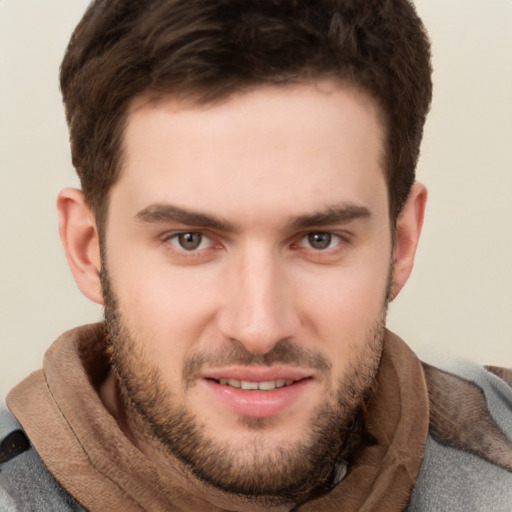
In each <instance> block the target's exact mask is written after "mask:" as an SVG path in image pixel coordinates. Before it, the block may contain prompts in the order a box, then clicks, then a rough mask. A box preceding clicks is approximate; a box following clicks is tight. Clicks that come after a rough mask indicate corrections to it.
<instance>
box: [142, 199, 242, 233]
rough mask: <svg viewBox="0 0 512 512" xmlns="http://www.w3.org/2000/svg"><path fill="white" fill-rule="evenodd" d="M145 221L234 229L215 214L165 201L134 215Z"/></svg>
mask: <svg viewBox="0 0 512 512" xmlns="http://www.w3.org/2000/svg"><path fill="white" fill-rule="evenodd" d="M135 218H136V219H137V220H140V221H142V222H147V223H157V222H179V223H180V224H186V225H189V226H201V227H205V228H212V229H217V230H219V231H236V228H235V225H234V224H232V223H231V222H229V221H227V220H224V219H221V218H220V217H217V216H215V215H210V214H206V213H201V212H194V211H191V210H186V209H184V208H180V207H178V206H174V205H172V204H167V203H156V204H152V205H150V206H148V207H147V208H144V209H143V210H141V211H140V212H139V213H137V215H136V216H135Z"/></svg>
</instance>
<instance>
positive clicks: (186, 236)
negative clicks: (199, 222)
mask: <svg viewBox="0 0 512 512" xmlns="http://www.w3.org/2000/svg"><path fill="white" fill-rule="evenodd" d="M167 240H168V241H169V242H170V243H171V244H172V245H174V246H176V247H178V248H179V249H183V250H184V251H197V250H198V249H206V248H207V247H209V246H210V245H211V243H212V242H211V240H210V239H209V238H208V237H207V236H205V235H204V234H203V233H198V232H196V231H187V232H184V233H176V234H175V235H172V236H170V237H169V238H168V239H167Z"/></svg>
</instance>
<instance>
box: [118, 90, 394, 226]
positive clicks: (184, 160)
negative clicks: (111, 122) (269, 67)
mask: <svg viewBox="0 0 512 512" xmlns="http://www.w3.org/2000/svg"><path fill="white" fill-rule="evenodd" d="M383 141H384V128H383V123H382V122H381V116H380V112H379V109H378V107H377V106H376V104H375V102H374V101H373V100H372V99H371V98H370V97H369V96H368V95H366V94H364V93H362V92H360V91H358V90H356V89H355V88H353V87H349V86H344V85H340V84H337V83H334V82H329V81H324V82H318V83H315V84H301V85H293V86H292V85H290V86H265V87H259V88H256V89H254V90H252V91H249V92H245V93H240V94H236V95H233V96H231V97H229V98H228V99H226V100H223V101H221V102H218V103H215V104H207V105H200V104H197V103H194V102H193V101H185V100H179V99H176V98H172V97H168V98H164V99H160V100H158V101H151V100H150V99H148V98H147V97H140V98H137V99H136V100H135V101H134V102H133V104H132V106H131V109H130V111H129V115H128V122H127V126H126V131H125V135H124V148H123V151H124V167H123V170H122V173H121V177H120V180H119V181H118V182H117V183H116V185H114V187H113V190H112V193H113V196H115V195H116V194H118V193H120V192H121V193H123V194H127V195H129V196H130V201H131V202H132V204H133V205H134V207H135V205H136V206H137V207H139V208H144V207H146V206H147V205H148V204H150V203H156V202H172V203H173V204H175V205H178V206H180V207H185V208H190V207H193V208H195V209H198V208H199V209H201V210H208V211H209V210H216V211H217V212H222V213H223V214H225V215H226V216H233V215H234V216H239V215H243V214H249V212H251V211H252V212H255V211H258V212H259V213H260V215H261V214H262V212H269V214H270V212H274V213H276V212H277V211H278V210H279V212H280V213H283V210H284V209H285V208H287V209H288V214H289V215H300V214H302V213H303V210H304V209H307V210H315V209H320V208H322V207H323V206H325V205H328V204H334V203H336V204H338V203H340V202H343V201H346V202H357V201H358V202H365V201H366V202H367V201H370V200H372V197H373V196H379V198H381V199H382V197H381V196H382V194H383V192H384V195H385V196H386V200H387V194H386V193H385V190H386V185H385V176H384V165H383V162H384V142H383Z"/></svg>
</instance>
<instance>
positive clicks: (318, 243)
mask: <svg viewBox="0 0 512 512" xmlns="http://www.w3.org/2000/svg"><path fill="white" fill-rule="evenodd" d="M331 240H332V236H331V235H330V234H329V233H311V234H310V235H309V236H308V241H309V243H310V245H311V247H313V249H327V247H329V245H331Z"/></svg>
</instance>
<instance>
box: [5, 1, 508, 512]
mask: <svg viewBox="0 0 512 512" xmlns="http://www.w3.org/2000/svg"><path fill="white" fill-rule="evenodd" d="M61 87H62V92H63V96H64V102H65V104H66V109H67V118H68V124H69V128H70V135H71V145H72V154H73V162H74V165H75V168H76V170H77V172H78V174H79V176H80V179H81V184H82V189H81V190H80V191H78V190H74V189H66V190H64V191H63V192H61V194H60V196H59V199H58V209H59V219H60V233H61V238H62V241H63V244H64V248H65V251H66V255H67V259H68V262H69V265H70V268H71V270H72V272H73V275H74V277H75V280H76V282H77V285H78V286H79V288H80V290H81V291H82V292H83V293H84V294H85V295H86V296H87V297H88V298H90V299H91V300H93V301H95V302H98V303H101V304H103V305H104V308H105V322H104V324H101V325H92V326H85V327H80V328H77V329H75V330H73V331H71V332H68V333H66V334H64V335H63V336H62V337H61V338H60V339H59V340H57V342H56V343H55V344H54V345H53V346H52V347H51V348H50V349H49V351H48V352H47V354H46V357H45V362H44V369H43V370H42V371H40V372H36V373H35V374H33V375H31V376H30V377H29V378H28V379H26V380H25V381H23V382H22V383H21V384H19V385H18V386H16V387H15V388H14V389H13V390H12V391H11V393H10V394H9V396H8V399H7V405H8V407H9V409H10V412H8V411H5V412H3V413H2V417H1V420H0V425H1V428H2V431H1V433H0V436H1V439H2V445H1V451H0V457H1V458H0V463H1V464H2V465H1V473H0V503H1V504H2V510H4V509H5V510H8V511H10V510H38V511H45V510H48V511H49V510H52V511H53V510H80V511H81V510H91V511H105V510H123V511H125V510H126V511H132V510H133V511H140V510H148V511H166V510H186V511H189V510H190V511H195V510H197V511H209V510H211V511H213V510H240V511H242V510H247V511H258V510H275V511H285V510H286V511H288V510H300V511H311V510H320V511H324V510H325V511H329V510H380V511H382V510H384V511H387V510H389V511H395V510H412V511H414V510H482V511H483V510H493V511H497V510H512V442H511V441H510V437H511V435H512V427H511V424H512V414H511V412H510V409H511V404H512V391H511V389H510V387H509V384H507V380H508V381H509V382H510V381H512V376H511V375H510V372H507V371H506V370H501V369H497V368H492V369H490V371H488V370H484V369H481V368H477V367H470V366H468V365H465V366H462V367H460V368H458V370H457V372H456V373H447V372H444V371H441V370H438V369H435V368H433V367H430V366H428V365H425V364H422V363H421V362H420V361H419V360H418V359H417V358H416V356H415V355H414V354H413V353H412V352H411V351H410V350H409V349H408V347H407V346H406V345H405V344H404V343H403V342H402V341H401V340H400V339H399V338H398V337H396V336H395V335H393V334H392V333H390V332H388V331H386V329H385V316H386V310H387V305H388V302H389V301H391V300H392V299H393V298H394V297H396V295H397V294H398V293H399V292H400V290H401V288H402V287H403V286H404V284H405V282H406V281H407V279H408V277H409V274H410V272H411V269H412V265H413V260H414V254H415V250H416V246H417V243H418V239H419V236H420V231H421V226H422V222H423V213H424V208H425V201H426V191H425V188H424V187H423V186H422V185H420V184H419V183H417V182H415V171H414V170H415V165H416V161H417V157H418V154H419V145H420V141H421V134H422V130H423V124H424V120H425V116H426V112H427V110H428V107H429V104H430V98H431V80H430V58H429V44H428V39H427V37H426V34H425V32H424V29H423V26H422V24H421V22H420V20H419V19H418V17H417V16H416V13H415V11H414V9H413V7H412V6H411V5H410V4H409V3H408V2H407V1H406V0H391V1H383V0H372V1H368V2H364V3H356V2H351V1H348V0H316V1H314V2H313V1H303V2H300V1H292V0H288V1H286V0H281V1H277V0H258V1H251V0H243V1H242V0H238V1H236V0H226V1H222V2H220V1H219V2H212V1H211V0H197V1H194V2H191V1H190V0H174V1H165V0H159V1H152V2H149V1H144V0H141V1H137V2H135V1H133V0H108V1H105V0H103V1H102V0H99V1H96V2H93V3H92V4H91V6H90V8H89V9H88V11H87V13H86V14H85V16H84V18H83V19H82V21H81V23H80V24H79V25H78V27H77V29H76V31H75V33H74V35H73V37H72V39H71V42H70V44H69V46H68V50H67V53H66V55H65V58H64V61H63V64H62V69H61Z"/></svg>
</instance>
